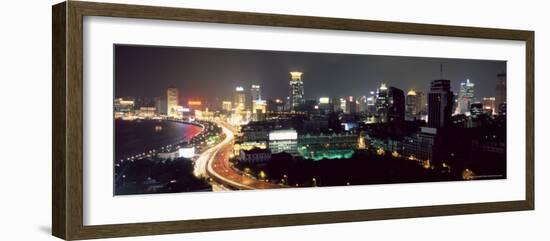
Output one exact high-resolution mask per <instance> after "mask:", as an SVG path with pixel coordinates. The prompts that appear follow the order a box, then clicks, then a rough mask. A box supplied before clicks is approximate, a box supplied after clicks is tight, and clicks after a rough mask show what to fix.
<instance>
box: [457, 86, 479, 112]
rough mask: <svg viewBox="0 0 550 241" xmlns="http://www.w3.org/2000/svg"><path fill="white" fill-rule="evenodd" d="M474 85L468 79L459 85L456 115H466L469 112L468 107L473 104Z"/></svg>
mask: <svg viewBox="0 0 550 241" xmlns="http://www.w3.org/2000/svg"><path fill="white" fill-rule="evenodd" d="M474 86H475V85H474V83H472V82H470V80H469V79H467V80H466V82H461V83H460V91H459V92H458V104H457V106H456V110H455V113H456V114H466V113H468V112H469V109H470V105H471V104H472V103H474V101H475V99H474Z"/></svg>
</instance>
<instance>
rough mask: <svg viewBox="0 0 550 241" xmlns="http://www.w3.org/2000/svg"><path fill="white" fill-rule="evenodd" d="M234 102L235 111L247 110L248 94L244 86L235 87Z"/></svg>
mask: <svg viewBox="0 0 550 241" xmlns="http://www.w3.org/2000/svg"><path fill="white" fill-rule="evenodd" d="M233 99H234V100H233V103H234V104H235V106H234V108H235V111H245V110H246V94H245V93H244V88H243V87H242V86H237V87H236V88H235V94H234V97H233Z"/></svg>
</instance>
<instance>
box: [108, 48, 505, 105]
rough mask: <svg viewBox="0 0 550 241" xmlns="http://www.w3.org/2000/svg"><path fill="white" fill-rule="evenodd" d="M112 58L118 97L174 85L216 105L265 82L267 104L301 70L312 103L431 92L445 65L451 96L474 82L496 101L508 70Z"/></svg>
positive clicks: (205, 57)
mask: <svg viewBox="0 0 550 241" xmlns="http://www.w3.org/2000/svg"><path fill="white" fill-rule="evenodd" d="M114 57H115V97H128V96H130V97H138V96H139V97H156V96H159V97H165V95H166V91H165V90H166V88H167V87H169V86H175V87H178V88H179V89H180V95H181V97H183V98H184V99H187V98H201V99H203V100H205V99H206V100H207V101H210V102H211V103H212V102H213V101H220V100H223V99H226V100H232V96H233V92H234V90H235V86H238V85H242V86H244V87H245V90H246V91H248V90H249V88H250V85H251V84H260V85H261V88H262V99H269V98H274V97H285V96H287V95H288V88H289V87H288V86H289V80H290V75H289V72H290V71H300V72H303V75H302V80H303V81H304V89H305V95H306V98H307V99H318V98H319V97H322V96H327V97H344V96H350V95H352V96H363V95H368V94H369V91H374V90H376V88H377V87H378V86H379V85H380V83H381V82H385V83H386V84H387V85H389V86H395V87H397V88H400V89H402V90H404V91H405V93H406V92H407V90H408V89H410V88H415V89H418V90H421V91H424V92H426V93H427V92H428V90H429V84H430V81H431V80H434V79H439V78H440V64H443V78H444V79H449V80H451V85H452V86H451V88H452V89H451V90H452V91H453V92H455V93H458V88H459V84H460V82H461V81H465V80H466V79H467V78H469V79H470V81H471V82H474V83H475V85H476V86H475V97H476V98H478V99H481V98H482V97H486V96H495V86H496V80H497V78H496V75H497V74H498V73H502V72H506V62H505V61H488V60H463V59H437V58H414V57H395V56H376V55H350V54H327V53H307V52H282V51H265V50H235V49H213V48H186V47H158V46H129V45H116V46H115V56H114Z"/></svg>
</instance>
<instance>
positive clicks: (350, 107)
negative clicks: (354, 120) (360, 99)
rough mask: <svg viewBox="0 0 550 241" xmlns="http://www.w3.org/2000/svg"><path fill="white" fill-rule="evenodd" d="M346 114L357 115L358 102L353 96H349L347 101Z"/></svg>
mask: <svg viewBox="0 0 550 241" xmlns="http://www.w3.org/2000/svg"><path fill="white" fill-rule="evenodd" d="M344 112H345V113H346V114H355V113H357V102H356V101H355V98H353V96H348V98H347V99H346V108H345V110H344Z"/></svg>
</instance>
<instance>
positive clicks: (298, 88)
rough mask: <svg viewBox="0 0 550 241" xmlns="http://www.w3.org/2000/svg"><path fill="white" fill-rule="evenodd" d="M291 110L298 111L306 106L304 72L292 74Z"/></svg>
mask: <svg viewBox="0 0 550 241" xmlns="http://www.w3.org/2000/svg"><path fill="white" fill-rule="evenodd" d="M289 101H290V110H291V111H296V110H297V109H298V108H299V107H300V106H301V105H303V104H304V82H303V81H302V72H290V95H289Z"/></svg>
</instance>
